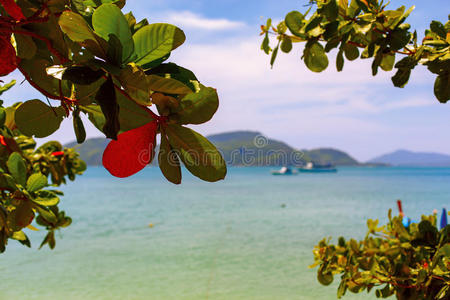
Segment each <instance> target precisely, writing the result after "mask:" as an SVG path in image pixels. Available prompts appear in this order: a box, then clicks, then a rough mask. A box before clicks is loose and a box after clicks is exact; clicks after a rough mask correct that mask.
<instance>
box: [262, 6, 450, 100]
mask: <svg viewBox="0 0 450 300" xmlns="http://www.w3.org/2000/svg"><path fill="white" fill-rule="evenodd" d="M349 2H350V3H349ZM310 4H311V6H310V8H309V9H308V11H307V12H306V13H304V14H303V13H301V12H299V11H292V12H290V13H288V14H287V15H286V17H285V19H284V21H282V22H280V23H279V24H278V25H277V27H276V28H275V27H272V21H271V19H269V20H268V21H267V24H266V25H264V26H261V28H262V33H261V35H264V40H263V43H262V46H261V48H262V50H263V51H264V52H265V53H266V54H270V52H272V55H271V62H270V63H271V65H272V66H273V64H274V62H275V59H276V57H277V54H278V52H279V49H281V51H282V52H284V53H289V52H291V51H292V49H293V43H299V42H305V46H304V50H303V56H302V59H303V61H304V62H305V64H306V66H307V67H308V68H309V69H310V70H311V71H313V72H322V71H323V70H325V69H326V68H327V67H328V65H329V60H328V55H327V54H328V53H329V52H330V51H331V50H333V49H338V52H337V55H336V68H337V70H338V71H342V69H343V67H344V62H345V59H347V60H349V61H353V60H356V59H358V58H361V59H368V58H373V61H372V74H373V75H374V76H375V75H376V74H377V73H378V70H379V69H380V68H381V69H382V70H383V71H391V70H392V69H393V68H394V67H395V68H396V69H397V71H396V74H395V75H394V76H393V77H392V82H393V84H394V86H396V87H401V88H402V87H404V86H405V85H406V84H407V83H408V81H409V78H410V75H411V71H412V70H413V69H414V68H415V67H416V66H417V65H418V64H422V65H425V66H427V68H428V70H429V71H430V72H431V73H433V74H436V75H437V77H436V81H435V85H434V94H435V96H436V98H437V99H438V100H439V101H440V102H442V103H445V102H447V101H449V100H450V16H449V21H448V22H447V23H446V24H445V25H444V24H442V23H441V22H439V21H432V22H431V24H430V28H429V29H427V30H426V31H425V37H424V39H423V40H422V43H421V44H420V45H419V43H418V36H417V32H416V31H411V30H410V25H409V24H407V23H405V20H406V18H407V17H408V16H409V14H410V13H411V12H412V11H413V9H414V6H413V7H411V8H409V9H406V8H405V7H404V6H402V7H400V8H398V9H396V10H388V9H387V6H388V4H389V2H387V3H384V1H383V0H381V1H378V0H351V1H349V0H317V1H310ZM313 5H316V10H315V11H314V12H313V13H312V15H310V17H308V14H309V12H310V11H311V10H312V8H313ZM269 34H274V35H276V39H277V45H276V46H275V48H273V49H272V48H271V47H270V38H269ZM399 56H404V57H403V58H402V59H400V60H398V61H397V62H396V58H397V57H399Z"/></svg>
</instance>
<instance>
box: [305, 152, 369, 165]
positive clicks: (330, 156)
mask: <svg viewBox="0 0 450 300" xmlns="http://www.w3.org/2000/svg"><path fill="white" fill-rule="evenodd" d="M305 151H306V154H307V156H308V157H309V160H310V161H313V162H316V163H319V164H327V163H329V162H331V163H332V164H334V165H336V166H356V165H359V164H360V163H359V162H358V161H357V160H355V159H354V158H353V157H351V156H350V155H348V154H347V153H345V152H342V151H339V150H336V149H331V148H323V149H314V150H310V151H307V150H305Z"/></svg>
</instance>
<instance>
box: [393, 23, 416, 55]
mask: <svg viewBox="0 0 450 300" xmlns="http://www.w3.org/2000/svg"><path fill="white" fill-rule="evenodd" d="M411 38H412V34H411V33H410V32H409V31H408V30H406V29H400V28H399V29H396V30H394V31H392V32H391V33H390V35H389V44H390V45H391V50H393V51H397V50H400V49H403V48H404V47H405V46H406V45H408V43H409V41H410V40H411Z"/></svg>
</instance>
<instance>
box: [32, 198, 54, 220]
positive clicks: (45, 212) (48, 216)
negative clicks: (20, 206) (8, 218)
mask: <svg viewBox="0 0 450 300" xmlns="http://www.w3.org/2000/svg"><path fill="white" fill-rule="evenodd" d="M35 200H37V199H35ZM33 207H34V208H35V209H36V210H37V211H38V213H39V214H40V216H41V217H42V218H43V219H44V220H45V221H46V222H48V223H49V224H52V225H55V224H56V223H57V222H58V218H57V217H56V215H55V213H54V212H53V211H51V210H50V209H48V208H46V207H44V206H42V205H40V204H39V205H36V204H35V205H33Z"/></svg>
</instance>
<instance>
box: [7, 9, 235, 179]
mask: <svg viewBox="0 0 450 300" xmlns="http://www.w3.org/2000/svg"><path fill="white" fill-rule="evenodd" d="M0 4H1V5H2V7H0V13H1V16H0V44H1V47H0V56H1V58H2V62H1V63H0V76H4V75H7V74H9V73H10V72H12V71H13V70H15V69H16V68H17V69H18V70H19V71H20V72H21V73H22V74H23V75H24V76H25V79H26V80H27V81H28V82H29V83H30V84H31V85H32V86H33V87H34V88H36V89H37V90H38V91H40V92H41V93H42V94H43V95H44V96H45V97H47V98H49V99H53V100H57V101H58V102H57V105H56V107H51V106H49V105H47V104H46V103H44V102H43V101H40V100H36V99H34V100H30V101H27V102H25V103H23V104H22V105H20V106H18V107H17V110H16V114H15V123H16V125H17V127H18V129H19V130H20V131H21V132H22V133H23V134H25V135H28V136H35V137H46V136H48V135H50V134H52V133H54V132H55V131H57V130H58V128H59V126H60V124H61V122H62V121H63V119H64V118H69V117H72V118H73V125H74V131H75V135H76V138H77V141H78V142H79V143H82V142H84V140H85V138H86V132H85V129H84V125H83V118H82V117H81V116H83V115H86V116H87V117H88V119H89V121H90V122H92V123H93V124H94V125H95V126H96V127H97V128H98V129H99V130H101V131H102V132H103V133H104V134H105V136H106V137H107V138H111V139H113V140H114V141H112V142H111V144H110V145H109V146H108V147H107V151H106V152H105V155H104V157H103V162H104V165H105V167H106V168H107V169H108V170H109V171H110V172H111V173H112V174H113V175H117V176H119V177H125V176H130V175H133V174H134V173H136V172H139V171H140V170H141V169H143V168H144V167H145V166H146V165H147V164H148V163H150V162H151V160H152V159H153V157H154V156H155V155H153V152H154V150H155V146H156V136H157V134H161V135H162V138H161V139H162V140H163V141H164V142H166V143H165V144H164V147H160V149H161V150H160V151H166V152H169V153H161V154H160V155H159V158H160V159H166V160H167V163H166V164H160V166H167V165H168V164H171V163H173V162H174V161H178V158H179V160H181V161H182V162H183V163H184V165H185V166H186V168H187V169H188V170H189V171H190V172H191V173H193V174H194V175H195V176H197V177H199V178H201V179H203V180H207V181H217V180H220V179H223V178H224V177H225V175H226V165H225V162H224V160H223V159H222V157H221V155H220V153H219V152H218V151H217V149H216V148H215V147H214V146H213V145H212V144H211V143H209V142H208V141H207V140H206V139H205V138H204V137H202V136H201V135H200V134H198V133H196V132H194V131H193V130H191V129H188V128H187V127H184V125H189V124H202V123H205V122H207V121H209V120H210V119H211V118H212V117H213V115H214V114H215V112H216V110H217V108H218V105H219V100H218V96H217V92H216V90H215V89H213V88H210V87H206V86H204V85H202V84H201V83H200V82H199V81H198V79H197V78H196V76H195V75H194V73H192V72H191V71H189V70H187V69H185V68H183V67H181V66H178V65H176V64H175V63H167V62H166V60H167V59H168V58H169V56H170V54H171V52H172V51H173V50H175V49H176V48H178V47H179V46H181V45H182V44H183V43H184V41H185V39H186V37H185V35H184V33H183V31H182V30H181V29H179V28H177V27H175V26H173V25H171V24H165V23H155V24H149V22H148V21H147V20H142V21H140V22H138V21H137V20H136V19H135V17H134V16H133V14H132V13H131V12H130V13H127V14H123V13H122V10H121V9H122V8H123V7H124V5H125V0H98V1H97V0H96V1H80V0H51V1H49V0H17V1H12V0H0ZM152 105H154V106H156V109H157V110H158V112H159V115H157V114H156V113H155V112H153V111H152V110H150V109H149V108H148V107H150V106H152ZM172 168H173V169H175V171H176V172H175V173H176V174H179V176H177V177H176V178H174V177H173V174H174V173H173V171H174V170H172ZM161 171H162V172H163V173H164V175H166V177H168V178H169V180H170V181H172V182H173V183H180V182H181V167H180V164H179V163H173V165H172V166H170V168H161Z"/></svg>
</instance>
